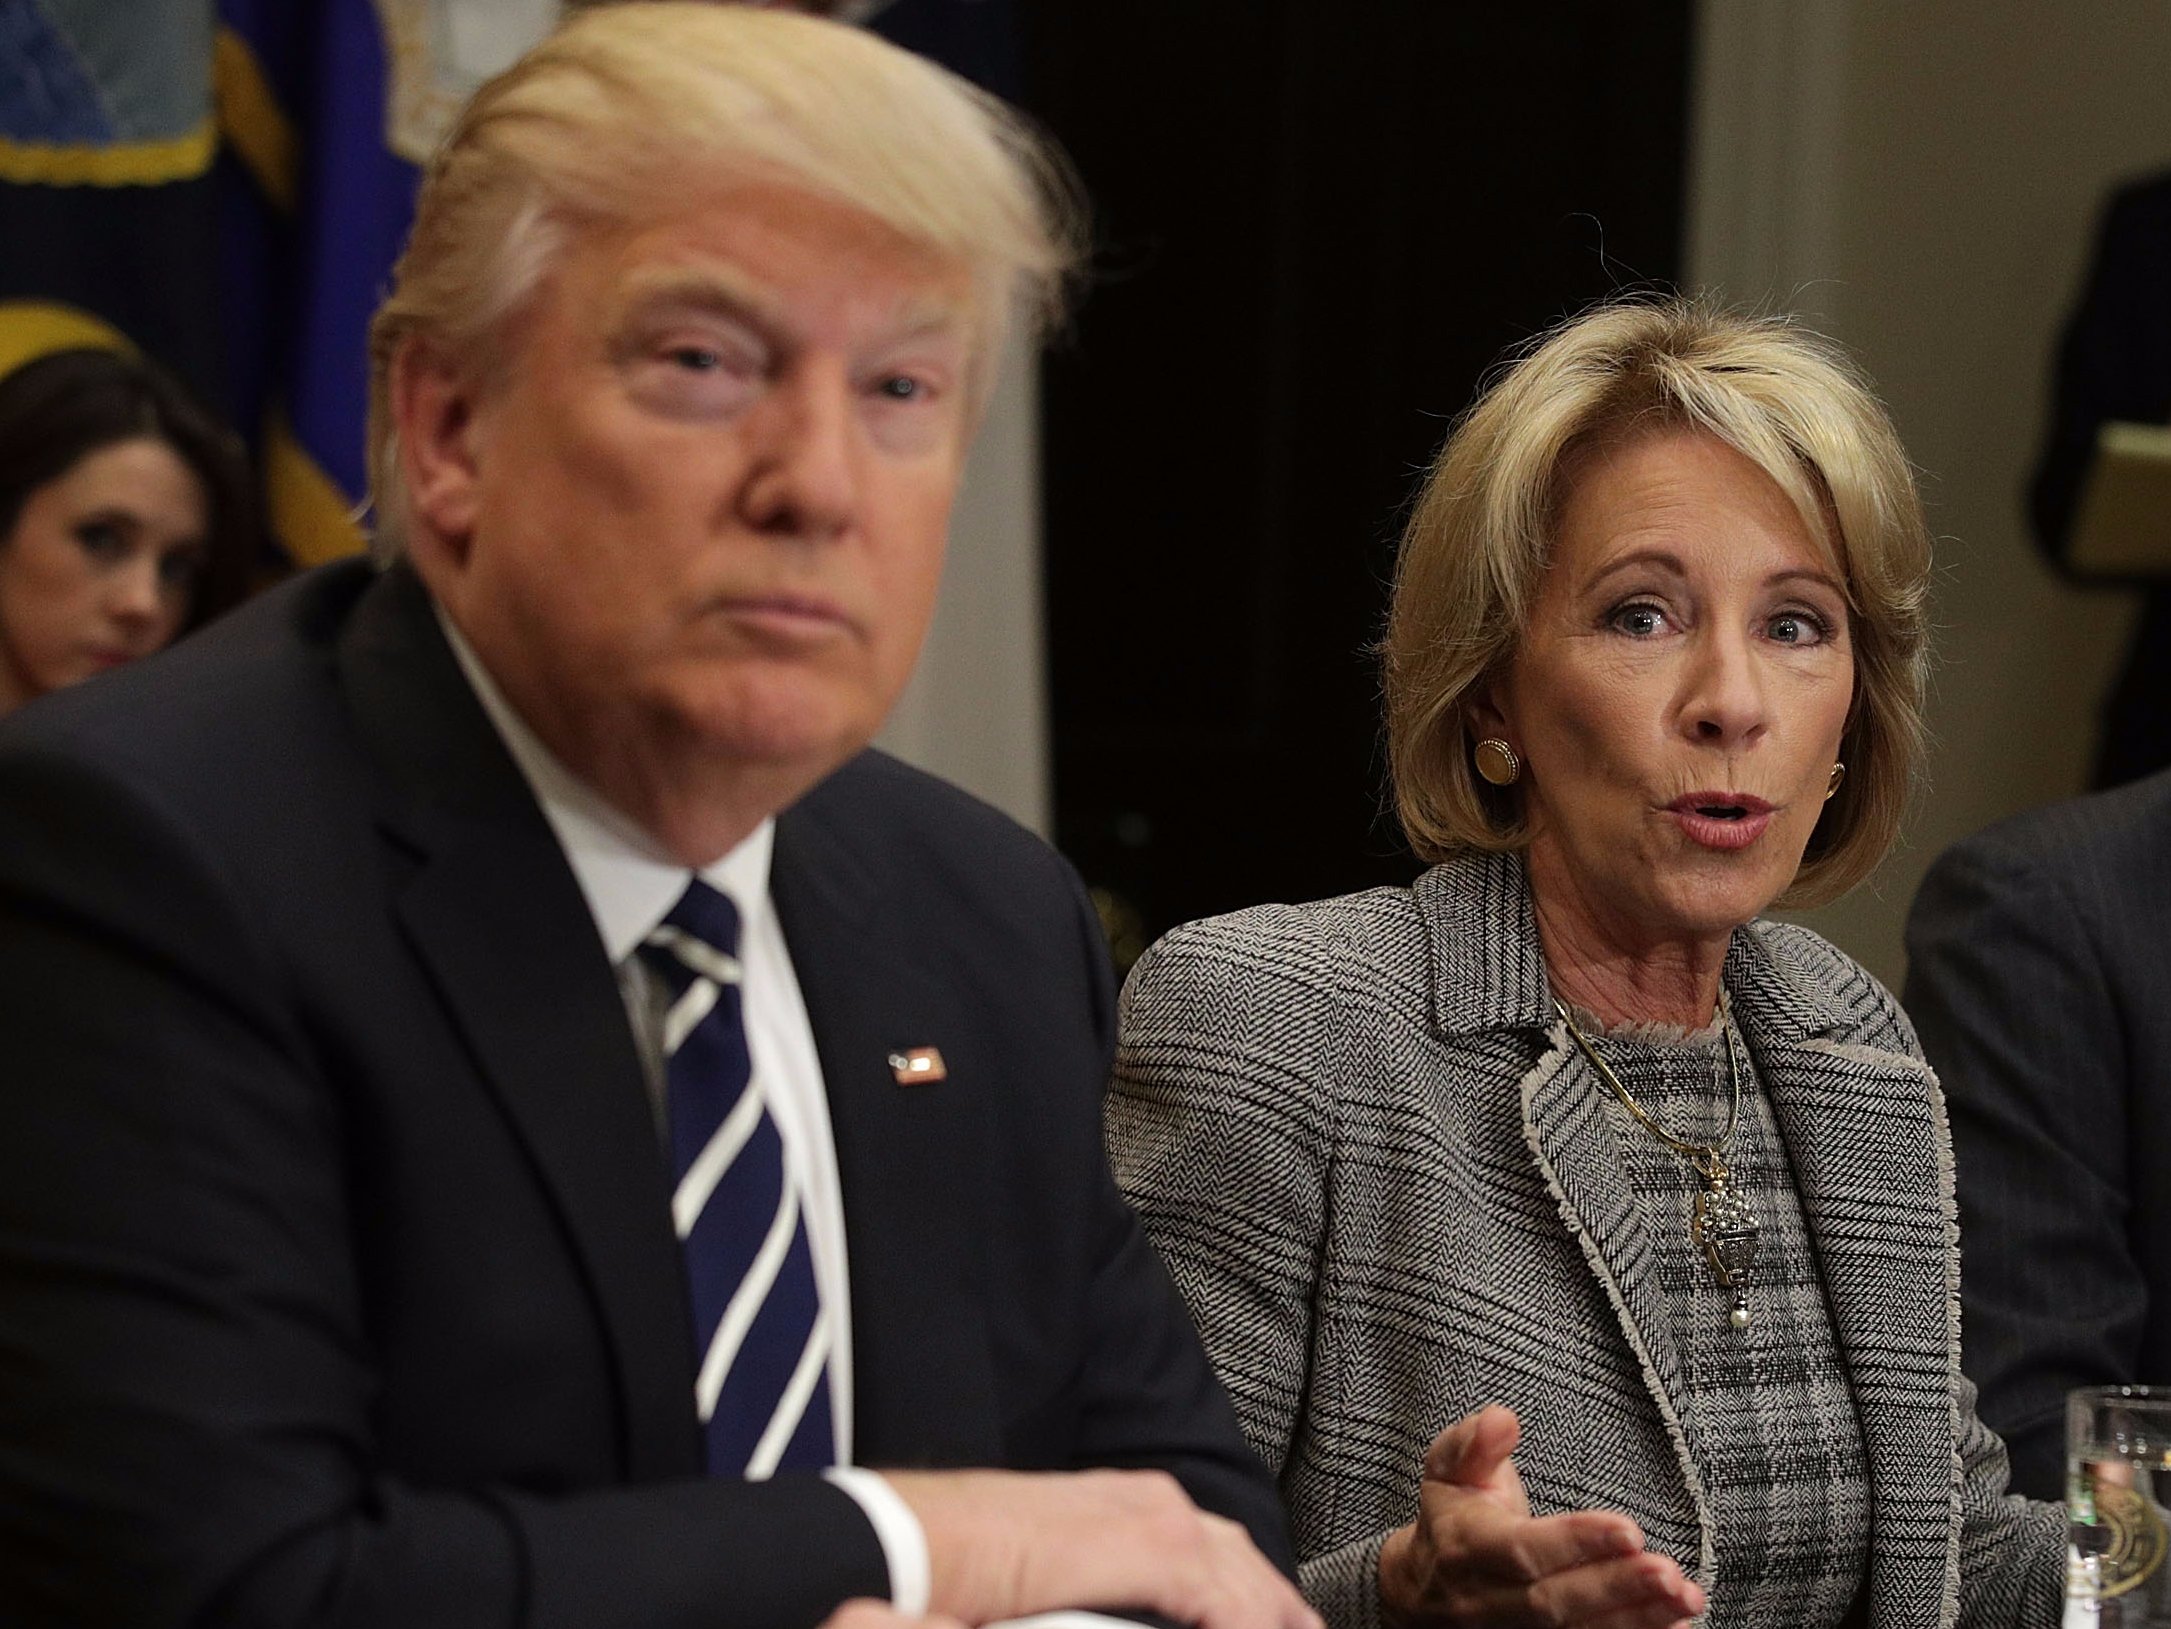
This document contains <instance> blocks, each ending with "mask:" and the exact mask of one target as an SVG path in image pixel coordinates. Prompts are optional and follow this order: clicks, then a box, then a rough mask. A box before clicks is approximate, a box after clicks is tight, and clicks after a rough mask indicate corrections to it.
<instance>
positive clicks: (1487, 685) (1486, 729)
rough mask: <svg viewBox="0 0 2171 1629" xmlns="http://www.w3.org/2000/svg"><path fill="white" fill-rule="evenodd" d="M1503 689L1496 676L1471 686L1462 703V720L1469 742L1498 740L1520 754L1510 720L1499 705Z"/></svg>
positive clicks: (1513, 726) (1500, 704)
mask: <svg viewBox="0 0 2171 1629" xmlns="http://www.w3.org/2000/svg"><path fill="white" fill-rule="evenodd" d="M1504 689H1505V686H1504V685H1502V683H1501V682H1500V678H1499V676H1498V675H1497V674H1496V675H1493V676H1491V677H1488V678H1485V679H1482V680H1480V681H1479V682H1478V683H1476V684H1474V685H1472V686H1471V687H1470V691H1469V694H1468V696H1467V697H1466V698H1465V699H1464V701H1463V719H1464V721H1465V722H1466V723H1467V724H1468V725H1469V728H1470V739H1471V740H1473V741H1483V740H1486V739H1488V738H1492V739H1497V740H1501V741H1505V742H1507V743H1508V745H1510V746H1512V747H1515V749H1516V750H1517V751H1521V750H1522V748H1521V745H1520V743H1519V742H1518V741H1517V740H1516V736H1515V725H1514V721H1513V720H1512V719H1510V718H1509V716H1508V712H1507V709H1506V708H1505V707H1504V706H1503V705H1502V702H1503V699H1504V698H1503V696H1502V691H1503V690H1504Z"/></svg>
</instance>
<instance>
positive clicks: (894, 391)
mask: <svg viewBox="0 0 2171 1629" xmlns="http://www.w3.org/2000/svg"><path fill="white" fill-rule="evenodd" d="M875 394H876V395H878V396H880V397H882V398H883V399H884V400H886V401H893V402H916V401H924V400H925V399H926V398H927V396H928V395H929V394H930V392H929V389H928V385H927V381H926V380H924V379H915V378H914V377H913V376H912V375H911V374H909V373H893V374H891V375H890V376H889V377H888V378H886V379H884V380H883V381H882V382H881V383H880V384H878V385H876V386H875Z"/></svg>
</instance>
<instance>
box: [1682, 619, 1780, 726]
mask: <svg viewBox="0 0 2171 1629" xmlns="http://www.w3.org/2000/svg"><path fill="white" fill-rule="evenodd" d="M1693 660H1694V664H1695V665H1694V667H1693V669H1692V671H1691V675H1690V683H1689V688H1688V693H1687V697H1686V704H1685V706H1684V708H1683V712H1682V722H1683V726H1684V727H1685V729H1686V730H1687V731H1688V732H1689V733H1690V734H1692V735H1694V736H1695V737H1696V738H1697V739H1698V740H1700V741H1706V742H1710V743H1712V744H1714V745H1719V746H1729V747H1731V746H1738V745H1742V744H1744V743H1746V742H1749V741H1753V740H1754V739H1755V738H1756V737H1757V736H1758V735H1759V734H1761V733H1762V731H1763V729H1764V726H1765V725H1766V723H1768V722H1769V720H1768V717H1767V712H1766V697H1765V693H1764V682H1763V675H1762V673H1761V672H1759V671H1758V668H1757V661H1756V652H1755V649H1754V647H1753V645H1752V643H1751V641H1750V639H1749V637H1748V635H1746V634H1744V633H1739V632H1731V631H1727V632H1710V633H1707V634H1705V635H1704V636H1703V637H1702V638H1700V639H1699V640H1697V641H1696V646H1695V654H1694V657H1693Z"/></svg>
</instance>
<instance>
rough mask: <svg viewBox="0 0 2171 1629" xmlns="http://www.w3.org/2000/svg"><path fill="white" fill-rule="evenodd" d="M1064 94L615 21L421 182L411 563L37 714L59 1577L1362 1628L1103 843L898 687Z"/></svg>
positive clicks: (511, 1608) (441, 1611)
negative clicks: (1048, 813)
mask: <svg viewBox="0 0 2171 1629" xmlns="http://www.w3.org/2000/svg"><path fill="white" fill-rule="evenodd" d="M1031 152H1032V149H1031V146H1030V142H1029V139H1028V138H1026V137H1024V136H1023V135H1022V134H1021V133H1020V132H1019V131H1018V130H1017V129H1016V128H1014V127H1012V126H1010V125H1009V124H1008V123H1007V122H1006V120H1005V118H1004V116H1003V115H1001V114H1000V113H999V112H998V111H996V110H993V109H992V108H990V107H988V106H985V105H983V104H981V103H979V102H978V101H976V100H975V99H974V98H972V97H971V95H970V94H969V93H967V92H966V91H964V90H963V89H962V88H961V87H960V86H958V85H956V84H955V83H954V82H952V81H949V80H948V79H947V78H946V76H943V75H941V74H940V73H939V72H938V71H937V70H934V69H932V68H931V67H929V66H928V65H926V64H924V63H921V62H919V61H918V60H917V59H913V58H911V57H909V56H906V55H905V54H904V53H902V52H898V51H896V50H894V49H893V48H891V47H889V46H886V45H883V44H882V43H880V42H879V41H877V40H875V39H873V38H872V37H871V36H868V35H864V34H861V33H859V32H857V31H855V30H851V29H847V28H844V27H841V26H839V25H834V24H828V23H822V22H817V21H813V20H811V19H807V18H801V17H793V16H788V15H782V14H777V13H770V12H762V11H754V10H742V9H740V8H736V7H718V6H705V5H679V6H626V7H605V8H599V9H596V10H593V11H590V12H586V13H584V14H582V15H581V16H580V17H579V18H577V19H576V20H575V21H574V22H573V23H571V24H569V25H568V26H567V28H566V29H564V30H563V31H561V32H560V33H559V34H558V35H557V36H555V37H554V38H553V39H552V40H550V41H548V42H546V43H545V44H544V45H543V46H541V47H539V48H538V49H537V50H536V51H535V52H534V53H531V55H530V56H529V57H528V58H526V59H524V60H523V62H522V63H521V64H519V65H517V66H516V67H514V68H513V69H512V70H510V71H509V72H508V73H507V74H505V75H504V76H502V77H501V78H500V79H498V80H496V81H494V82H492V84H490V85H489V86H486V87H485V88H484V89H483V90H482V91H481V92H480V93H479V94H478V96H477V98H476V100H475V102H474V103H473V104H472V105H471V107H470V108H469V110H468V111H467V113H466V114H465V115H464V116H463V118H462V120H461V122H460V123H459V125H458V126H457V128H456V129H455V130H454V131H453V133H452V135H451V136H450V137H449V139H448V142H447V145H446V146H445V147H444V149H443V150H442V151H441V154H440V156H439V158H438V159H437V161H436V162H435V164H434V165H433V167H432V169H431V172H430V174H429V176H428V178H427V180H426V183H425V186H424V190H423V194H422V197H421V200H420V203H419V206H418V214H417V224H416V227H415V233H414V238H413V240H412V243H411V246H410V249H409V252H408V255H407V257H406V258H405V259H404V260H403V262H402V264H401V267H400V270H399V273H398V275H397V280H396V284H395V287H394V288H393V290H392V291H391V293H390V295H389V297H388V299H387V301H386V304H385V306H384V308H383V310H382V312H381V313H380V316H379V320H378V324H377V328H376V330H375V332H374V334H373V339H372V354H373V364H374V366H373V402H372V408H373V412H372V427H373V442H374V445H373V448H372V451H373V468H375V469H376V470H377V472H378V479H379V482H380V491H379V494H378V499H379V504H378V507H379V516H380V527H381V534H382V540H383V542H384V544H385V555H386V557H387V558H386V561H382V562H380V563H379V564H378V565H374V566H373V565H370V564H365V563H361V562H354V563H349V564H345V565H340V566H334V567H331V568H328V569H326V570H324V571H321V572H318V573H315V574H312V575H310V576H308V577H305V578H303V579H301V580H300V581H299V582H297V583H295V584H293V585H291V586H290V587H288V588H286V589H283V590H281V591H279V592H278V593H275V594H273V595H270V596H268V597H266V598H265V599H264V600H262V601H261V602H259V603H258V604H257V605H255V606H253V607H251V608H249V609H248V610H247V611H245V612H243V613H241V614H239V615H237V616H236V617H234V618H233V619H231V620H230V621H229V622H227V623H226V624H224V625H222V626H220V627H219V628H217V629H215V630H213V631H211V632H210V633H208V634H207V635H206V636H204V637H203V638H200V639H197V640H195V641H193V642H191V643H189V644H188V645H186V646H185V647H184V648H182V649H179V650H177V651H176V652H174V653H172V656H171V659H170V660H167V661H163V662H160V663H158V664H156V665H155V666H153V665H145V666H141V667H138V668H135V669H131V670H129V671H127V672H125V673H122V674H118V675H115V676H113V677H112V678H111V679H110V680H107V681H101V682H97V683H94V684H91V685H89V686H85V687H82V688H81V689H80V690H78V691H76V692H73V693H70V694H67V695H65V696H63V697H59V698H55V699H54V700H53V702H52V703H51V704H50V705H41V706H39V707H35V708H31V709H27V710H25V711H24V712H23V713H22V714H20V715H18V716H17V717H16V718H15V719H12V720H11V721H10V723H9V727H8V729H7V731H6V732H5V734H4V736H0V1057H4V1058H5V1062H4V1064H0V1620H4V1621H5V1622H6V1623H8V1624H9V1625H11V1626H23V1625H45V1624H52V1625H59V1624H68V1625H105V1624H116V1625H117V1624H131V1625H133V1624H152V1623H184V1622H186V1623H248V1624H252V1625H285V1624H293V1625H302V1624H317V1623H330V1622H338V1623H343V1624H353V1625H387V1626H390V1625H397V1626H400V1629H419V1626H431V1625H444V1626H447V1629H453V1626H458V1629H476V1626H481V1625H496V1626H505V1625H521V1626H533V1629H546V1626H547V1629H557V1626H565V1629H574V1626H580V1629H586V1626H590V1625H601V1624H624V1625H636V1626H651V1629H677V1626H687V1629H691V1626H693V1625H720V1624H729V1625H734V1626H739V1625H745V1626H766V1625H778V1626H782V1625H804V1624H812V1623H814V1622H815V1621H816V1620H818V1619H820V1618H821V1617H823V1616H824V1614H826V1613H829V1612H830V1611H832V1609H834V1608H836V1607H837V1606H838V1604H839V1603H840V1602H843V1601H845V1600H846V1599H847V1598H848V1597H874V1598H876V1599H878V1600H881V1599H886V1600H888V1601H889V1602H891V1603H892V1605H893V1607H894V1609H895V1611H896V1612H897V1613H899V1614H901V1615H903V1616H907V1617H910V1616H913V1615H916V1614H919V1613H922V1612H931V1613H936V1614H941V1615H943V1616H946V1617H951V1618H956V1619H962V1620H966V1621H970V1622H984V1621H988V1620H990V1619H996V1618H1001V1617H1005V1616H1012V1615H1017V1614H1020V1613H1026V1612H1032V1611H1036V1610H1040V1609H1044V1608H1052V1607H1061V1606H1095V1605H1100V1606H1109V1607H1116V1608H1136V1609H1146V1610H1151V1611H1155V1612H1158V1613H1160V1614H1162V1615H1164V1616H1166V1617H1170V1618H1174V1619H1178V1620H1182V1621H1186V1622H1192V1623H1198V1624H1202V1625H1207V1626H1211V1629H1224V1626H1226V1629H1239V1626H1245V1625H1263V1626H1270V1629H1302V1626H1305V1625H1308V1624H1311V1623H1313V1622H1314V1621H1315V1620H1313V1619H1311V1617H1310V1615H1309V1614H1308V1613H1307V1612H1306V1611H1305V1609H1304V1608H1303V1607H1302V1604H1301V1602H1299V1601H1298V1600H1297V1598H1296V1596H1295V1594H1294V1591H1293V1590H1292V1589H1291V1588H1290V1587H1289V1586H1288V1584H1287V1583H1286V1581H1285V1580H1284V1579H1283V1578H1282V1577H1281V1576H1280V1575H1278V1574H1277V1573H1276V1571H1275V1570H1274V1568H1273V1567H1272V1566H1270V1565H1269V1564H1268V1563H1267V1561H1266V1560H1264V1559H1263V1558H1262V1557H1261V1555H1260V1553H1259V1550H1258V1549H1257V1548H1255V1547H1254V1540H1256V1541H1257V1543H1258V1544H1259V1545H1263V1546H1264V1547H1265V1548H1266V1550H1267V1552H1268V1553H1269V1554H1271V1555H1272V1556H1273V1557H1274V1559H1275V1560H1276V1561H1277V1562H1280V1563H1282V1564H1283V1565H1284V1566H1286V1563H1287V1554H1286V1548H1285V1541H1284V1538H1283V1535H1282V1531H1281V1526H1280V1518H1279V1515H1278V1512H1277V1510H1276V1507H1275V1499H1274V1493H1273V1489H1272V1487H1271V1484H1270V1483H1269V1482H1268V1481H1267V1479H1266V1477H1265V1475H1264V1473H1263V1471H1262V1470H1261V1469H1260V1468H1259V1467H1258V1465H1257V1464H1256V1462H1255V1461H1253V1460H1252V1459H1251V1458H1250V1456H1249V1454H1248V1452H1247V1450H1246V1449H1245V1448H1244V1447H1243V1444H1242V1441H1241V1438H1240V1436H1239V1434H1238V1432H1237V1429H1236V1425H1235V1422H1234V1419H1233V1416H1232V1415H1231V1413H1230V1411H1229V1409H1228V1407H1227V1404H1226V1402H1225V1400H1224V1399H1223V1398H1222V1397H1221V1395H1220V1393H1219V1391H1218V1389H1217V1387H1216V1386H1215V1384H1214V1382H1213V1380H1212V1378H1211V1376H1210V1374H1209V1372H1208V1370H1207V1368H1206V1366H1205V1363H1204V1360H1203V1358H1202V1357H1201V1355H1200V1353H1199V1351H1198V1349H1197V1345H1196V1341H1195V1338H1194V1336H1193V1335H1192V1332H1191V1330H1190V1327H1189V1324H1188V1322H1187V1320H1186V1318H1185V1315H1184V1312H1183V1310H1182V1307H1181V1304H1180V1302H1179V1301H1178V1300H1177V1299H1176V1297H1175V1295H1174V1292H1173V1291H1172V1289H1171V1288H1170V1286H1169V1284H1168V1282H1167V1280H1166V1278H1165V1276H1164V1275H1163V1274H1162V1272H1161V1270H1160V1268H1159V1266H1158V1264H1157V1262H1156V1261H1155V1259H1154V1258H1153V1256H1152V1254H1151V1252H1150V1251H1149V1250H1148V1249H1147V1247H1146V1246H1145V1245H1144V1244H1143V1242H1142V1241H1141V1238H1140V1235H1139V1233H1138V1231H1137V1228H1136V1226H1135V1224H1134V1223H1133V1221H1132V1218H1131V1217H1130V1215H1129V1213H1128V1212H1127V1211H1126V1210H1125V1209H1124V1207H1123V1205H1122V1204H1121V1202H1120V1201H1119V1199H1118V1198H1117V1197H1116V1194H1115V1191H1114V1188H1113V1186H1112V1184H1111V1182H1110V1180H1109V1177H1108V1175H1107V1173H1106V1170H1105V1166H1104V1163H1103V1160H1102V1157H1101V1154H1100V1146H1099V1131H1098V1126H1099V1113H1098V1106H1099V1090H1100V1085H1101V1082H1102V1079H1103V1076H1104V1071H1105V1067H1106V1064H1107V1061H1108V1055H1109V1050H1110V1029H1111V1017H1112V1015H1111V1010H1110V1009H1111V1005H1112V1001H1111V991H1110V987H1109V981H1108V977H1107V971H1106V964H1105V957H1104V953H1103V951H1102V948H1101V946H1100V944H1099V942H1098V939H1097V935H1096V931H1095V927H1094V923H1093V919H1092V916H1091V913H1090V912H1089V910H1088V909H1087V908H1086V906H1085V904H1084V903H1083V900H1082V898H1081V895H1080V891H1079V888H1078V886H1077V883H1076V880H1075V878H1074V877H1073V876H1072V875H1071V873H1070V872H1069V871H1068V869H1067V868H1066V867H1065V866H1064V865H1063V864H1062V863H1061V861H1059V860H1058V859H1056V858H1055V857H1054V856H1053V855H1052V854H1051V853H1050V852H1049V851H1048V850H1046V849H1045V848H1044V847H1043V846H1041V845H1040V844H1039V843H1037V842H1036V841H1035V840H1033V839H1032V838H1030V837H1028V836H1026V835H1025V834H1024V833H1022V832H1020V831H1018V830H1016V829H1015V828H1014V827H1012V826H1010V825H1009V824H1008V823H1006V822H1005V821H1003V820H1002V819H1001V818H1000V817H999V816H997V815H995V814H993V813H992V812H991V811H989V810H987V809H985V808H983V807H981V806H979V805H977V804H975V803H974V802H972V801H971V800H970V799H968V798H966V797H964V796H963V795H962V794H960V793H957V792H955V791H953V790H951V789H949V788H947V787H945V786H943V785H941V784H940V783H938V782H935V781H933V780H931V779H929V778H927V777H925V776H922V775H919V774H917V773H915V772H913V771H911V770H909V769H906V768H904V767H903V766H901V765H898V764H896V763H894V762H891V761H889V760H887V759H885V758H883V757H881V756H880V755H878V754H874V753H871V752H868V751H866V750H864V749H865V745H866V742H867V740H868V738H869V737H870V736H871V735H872V733H873V732H874V730H875V728H876V727H877V725H878V724H879V723H880V721H881V719H882V716H883V714H884V712H885V711H886V710H887V708H888V707H889V705H890V703H891V702H892V700H893V699H894V697H895V696H896V694H897V691H898V689H899V688H900V687H901V685H902V684H903V682H904V679H905V676H906V674H907V672H908V670H909V668H910V665H911V662H912V659H913V656H914V653H915V651H916V648H917V645H918V642H919V640H920V637H921V635H922V633H923V631H924V629H925V626H926V623H927V619H928V616H929V613H930V610H931V607H932V602H933V596H934V589H935V580H936V575H937V572H938V569H939V563H940V558H941V552H942V542H943V534H944V528H945V525H946V520H947V515H948V509H949V504H950V500H951V497H952V494H953V491H954V488H955V484H956V481H957V477H958V473H959V469H960V466H961V463H962V460H963V458H964V455H965V450H966V446H967V443H968V442H969V440H970V433H971V429H972V426H973V422H974V419H975V416H976V414H977V411H978V408H979V404H980V402H981V400H982V397H983V393H984V390H985V386H986V383H987V379H988V375H989V371H990V368H991V365H992V363H993V360H994V356H995V352H996V350H997V349H998V348H999V347H1000V345H1001V344H1002V342H1003V333H1004V329H1005V325H1006V320H1007V319H1008V317H1009V315H1010V314H1011V311H1012V308H1013V306H1014V305H1015V303H1016V302H1017V301H1018V300H1019V299H1022V298H1029V297H1031V295H1032V292H1033V291H1034V290H1035V289H1043V290H1044V289H1045V288H1046V287H1047V286H1048V285H1049V284H1050V283H1051V282H1052V281H1053V279H1054V278H1055V277H1057V276H1058V275H1059V274H1060V272H1061V271H1062V269H1063V265H1064V261H1065V258H1066V256H1065V251H1064V249H1063V245H1062V234H1061V231H1060V229H1059V228H1058V226H1057V225H1056V224H1054V222H1053V220H1052V217H1051V213H1050V210H1049V208H1048V206H1047V205H1046V204H1045V203H1044V202H1043V200H1042V198H1041V196H1040V194H1039V192H1038V190H1037V186H1036V182H1035V180H1034V173H1035V172H1034V169H1033V162H1034V161H1033V160H1032V159H1031V157H1030V156H1029V155H1030V154H1031ZM870 1466H872V1467H882V1468H883V1469H881V1470H879V1471H875V1470H869V1469H867V1468H866V1467H870ZM957 1467H1004V1468H1005V1469H976V1470H965V1469H956V1468H957ZM1094 1467H1100V1469H1092V1468H1094ZM1156 1473H1166V1474H1156Z"/></svg>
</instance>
